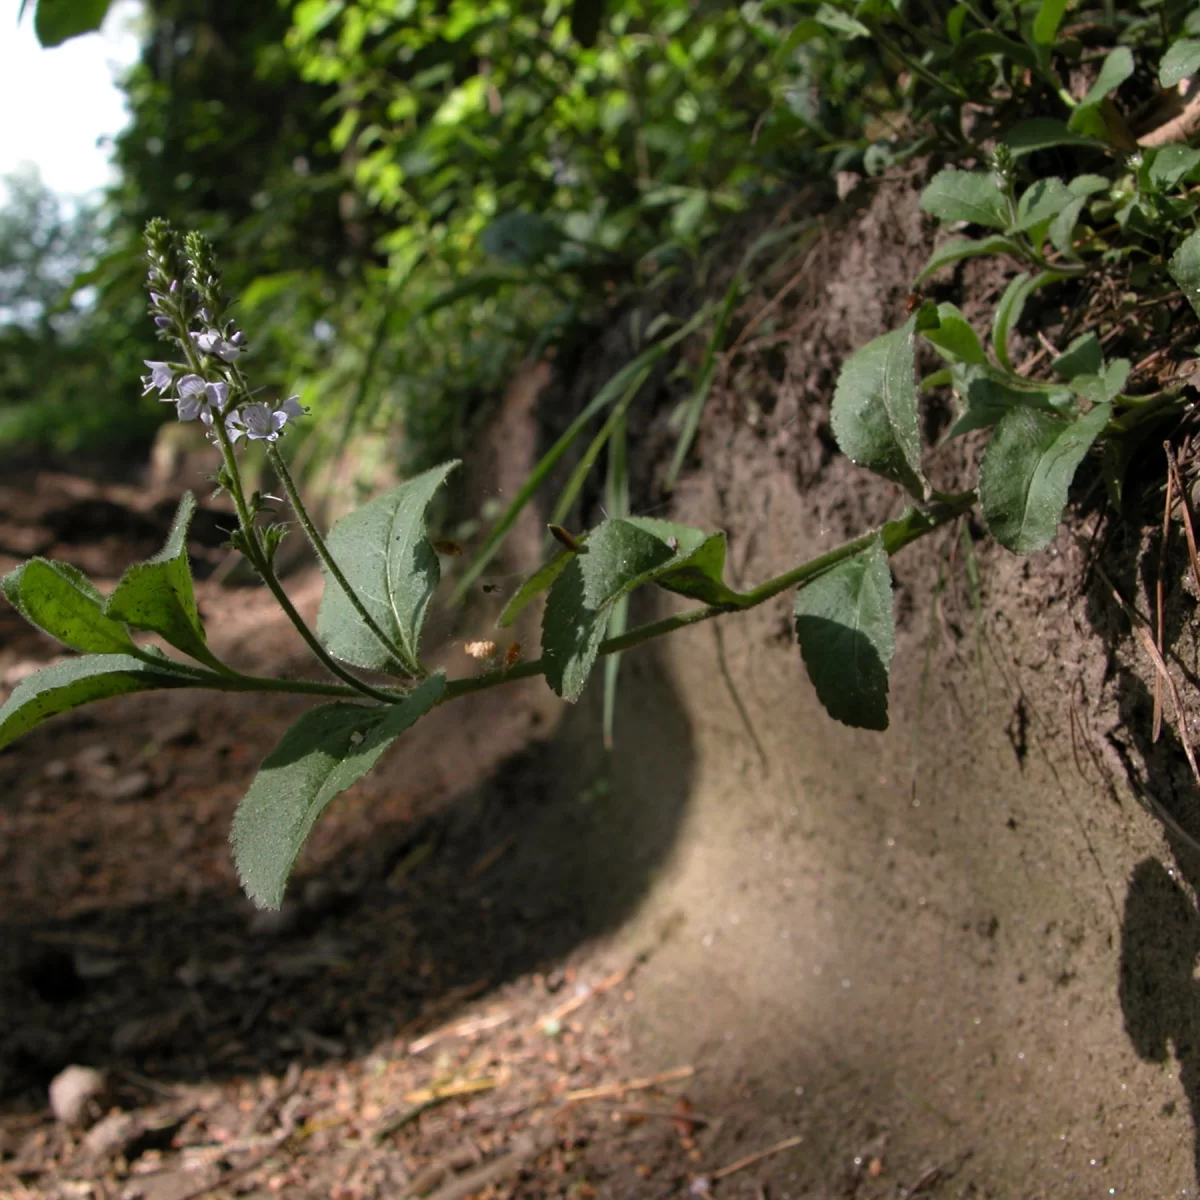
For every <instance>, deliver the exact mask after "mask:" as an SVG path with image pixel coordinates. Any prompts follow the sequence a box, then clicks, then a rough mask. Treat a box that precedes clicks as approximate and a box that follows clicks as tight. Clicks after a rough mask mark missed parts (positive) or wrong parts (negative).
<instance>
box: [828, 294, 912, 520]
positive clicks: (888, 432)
mask: <svg viewBox="0 0 1200 1200" xmlns="http://www.w3.org/2000/svg"><path fill="white" fill-rule="evenodd" d="M918 316H919V314H918V313H914V314H913V315H912V316H911V317H909V319H908V320H907V321H906V322H905V323H904V324H903V325H902V326H901V327H900V328H899V329H894V330H892V332H891V333H885V334H883V336H882V337H877V338H875V339H874V340H873V341H870V342H868V343H867V344H866V345H865V346H863V347H862V349H861V350H858V351H857V352H855V353H854V354H853V355H852V356H851V357H850V358H848V359H847V360H846V362H845V363H844V364H843V365H842V370H841V373H840V374H839V376H838V382H837V388H836V389H835V391H834V396H833V409H832V414H831V423H832V426H833V435H834V437H835V438H836V439H837V443H838V445H839V446H840V447H841V450H842V453H843V454H845V455H846V456H847V458H849V459H850V460H851V461H852V462H856V463H858V464H859V465H860V466H864V467H867V468H868V469H869V470H872V471H875V472H876V473H877V474H880V475H883V476H885V477H886V478H888V479H892V480H895V482H897V483H900V484H903V485H904V487H906V488H908V490H909V491H910V492H912V493H913V494H914V495H916V496H920V497H924V495H925V494H926V491H927V489H928V484H927V483H926V481H925V476H924V474H923V473H922V471H921V434H920V426H919V423H918V414H917V388H916V383H915V381H914V379H913V374H914V371H915V366H916V362H915V354H914V344H913V343H914V339H915V334H916V328H917V320H918Z"/></svg>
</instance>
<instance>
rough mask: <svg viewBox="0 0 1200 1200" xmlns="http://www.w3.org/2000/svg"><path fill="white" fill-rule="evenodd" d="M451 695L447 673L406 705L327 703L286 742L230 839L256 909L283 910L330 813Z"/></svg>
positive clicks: (237, 817) (264, 769)
mask: <svg viewBox="0 0 1200 1200" xmlns="http://www.w3.org/2000/svg"><path fill="white" fill-rule="evenodd" d="M445 689H446V679H445V676H444V675H441V674H440V673H439V674H437V675H431V676H429V678H428V679H426V680H425V681H424V682H423V683H421V685H420V686H419V687H418V688H416V690H415V691H413V692H410V693H409V695H408V696H406V697H405V698H404V699H403V700H402V701H400V703H398V704H382V705H379V706H377V707H368V706H367V705H363V704H346V703H341V702H339V703H336V704H323V705H321V706H320V707H319V708H314V709H311V710H310V711H309V712H306V713H305V714H304V716H302V717H301V718H300V719H299V720H298V721H297V722H296V723H295V724H294V725H293V726H292V727H291V728H290V729H289V730H288V731H287V733H285V734H284V735H283V738H282V740H281V741H280V743H279V745H278V746H276V747H275V749H274V750H272V751H271V753H270V754H268V755H267V757H266V758H265V759H263V763H262V766H261V767H260V768H259V770H258V774H257V775H256V776H255V777H254V782H253V783H252V784H251V785H250V790H249V791H248V792H247V793H246V794H245V796H243V797H242V801H241V803H240V804H239V805H238V809H237V812H236V813H235V814H234V818H233V831H232V833H231V835H230V840H231V841H232V842H233V855H234V861H235V862H236V864H237V870H238V875H239V876H240V877H241V880H242V886H243V887H244V888H245V889H246V892H247V893H248V894H249V896H250V897H251V899H252V900H254V902H255V903H256V904H258V905H259V906H260V907H262V908H278V907H279V906H280V904H281V903H282V902H283V893H284V889H285V888H286V886H287V881H288V876H289V875H290V874H291V873H292V867H293V865H294V864H295V862H296V857H297V855H298V854H299V853H300V849H301V847H302V846H303V845H304V843H305V841H306V840H307V839H308V835H309V834H310V833H311V832H312V828H313V826H314V825H315V824H316V822H317V818H318V817H319V816H320V815H321V813H322V812H323V811H324V810H325V806H326V805H327V804H328V803H329V802H330V801H331V800H332V799H333V798H334V797H335V796H337V795H339V794H340V793H341V792H344V791H345V790H346V789H347V788H348V787H350V785H351V784H354V783H357V782H358V781H359V780H360V779H361V778H362V777H363V776H364V775H365V774H366V773H367V772H368V771H370V770H371V768H372V767H373V766H374V765H375V764H376V763H377V762H378V761H379V758H380V756H381V755H382V754H383V752H384V751H385V750H386V749H387V748H388V747H389V746H390V745H391V744H392V743H393V742H394V741H395V740H396V739H397V738H398V737H399V736H400V735H401V734H402V733H403V732H404V731H405V730H406V729H408V728H409V727H410V726H412V725H415V724H416V722H417V721H418V720H419V719H420V718H421V717H423V716H424V715H425V714H426V713H427V712H429V710H430V709H431V708H433V707H434V705H435V704H437V702H438V701H439V700H440V699H441V697H442V693H443V692H444V691H445Z"/></svg>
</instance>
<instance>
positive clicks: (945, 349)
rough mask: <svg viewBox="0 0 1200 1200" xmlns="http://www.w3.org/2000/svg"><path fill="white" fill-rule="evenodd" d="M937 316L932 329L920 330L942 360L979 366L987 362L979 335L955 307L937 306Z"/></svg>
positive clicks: (948, 305)
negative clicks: (936, 321) (935, 323)
mask: <svg viewBox="0 0 1200 1200" xmlns="http://www.w3.org/2000/svg"><path fill="white" fill-rule="evenodd" d="M937 315H938V324H937V325H936V326H934V327H933V328H932V329H925V330H922V334H923V336H924V338H925V340H926V341H927V342H930V343H931V344H932V345H933V346H935V347H936V348H937V350H938V351H939V352H940V353H941V355H942V357H943V358H945V359H947V360H948V361H949V362H966V363H976V364H978V365H980V366H982V365H983V364H984V363H986V362H987V355H986V354H984V352H983V345H982V344H981V343H980V341H979V335H978V334H977V333H976V332H975V330H974V329H973V328H972V327H971V323H970V321H968V320H967V318H966V317H964V316H963V315H962V313H961V312H960V311H959V309H958V307H957V306H956V305H953V304H950V303H948V302H947V303H942V304H939V305H938V307H937Z"/></svg>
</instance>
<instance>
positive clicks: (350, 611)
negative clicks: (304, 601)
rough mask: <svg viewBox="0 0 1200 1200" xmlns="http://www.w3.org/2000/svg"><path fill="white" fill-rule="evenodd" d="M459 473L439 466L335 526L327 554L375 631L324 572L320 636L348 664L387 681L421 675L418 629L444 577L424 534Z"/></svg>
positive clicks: (450, 466)
mask: <svg viewBox="0 0 1200 1200" xmlns="http://www.w3.org/2000/svg"><path fill="white" fill-rule="evenodd" d="M457 466H458V463H457V462H449V463H443V464H442V466H440V467H434V468H433V469H432V470H429V471H426V472H425V473H424V474H422V475H418V476H417V477H416V478H415V479H410V480H409V481H408V482H407V483H402V484H400V485H399V487H395V488H392V490H391V491H389V492H384V493H383V495H381V496H377V497H376V498H375V499H374V500H372V501H370V503H368V504H364V505H363V506H362V508H360V509H358V510H356V511H355V512H352V513H350V514H349V516H345V517H343V518H342V519H341V520H340V521H339V522H338V523H337V524H336V525H335V526H334V527H333V530H332V531H331V533H330V535H329V543H328V544H329V552H330V554H331V555H332V556H333V558H334V560H335V561H336V562H337V563H338V565H339V566H340V567H341V570H342V572H343V574H344V575H345V578H346V580H347V581H348V582H349V584H350V587H351V588H352V589H353V590H354V591H355V592H357V593H358V594H359V595H361V597H362V599H363V603H364V604H365V605H366V608H367V611H368V613H369V615H370V617H371V618H372V620H373V622H374V625H375V628H374V629H372V628H370V627H369V626H368V625H367V624H366V623H365V622H364V621H363V619H362V617H361V615H360V613H359V611H358V610H357V609H356V607H355V605H354V604H353V603H352V602H351V600H350V599H349V597H348V595H347V593H346V591H345V590H343V588H341V587H340V586H339V585H338V583H337V582H336V581H335V580H334V579H333V578H331V576H330V574H329V572H328V570H327V571H326V577H325V593H324V595H323V596H322V598H321V609H320V612H319V613H318V616H317V632H318V634H319V635H320V637H321V640H322V641H323V642H324V643H325V645H326V647H327V648H328V649H329V651H330V653H331V654H333V655H334V656H335V657H337V658H340V659H341V660H342V661H343V662H347V663H350V664H352V665H353V666H357V667H363V668H365V669H367V670H372V671H384V672H386V673H389V674H398V675H420V674H422V673H423V672H422V668H421V657H420V642H421V627H422V625H424V623H425V613H426V611H427V610H428V608H429V601H430V599H431V598H432V596H433V593H434V590H435V589H436V588H437V585H438V580H439V579H440V578H441V569H440V567H439V564H438V556H437V552H436V551H435V550H434V548H433V546H432V544H431V543H430V541H429V539H428V537H427V536H426V533H425V510H426V509H427V508H428V507H429V502H430V500H432V499H433V495H434V493H435V492H436V491H437V490H438V488H440V487H441V486H442V484H443V483H444V482H445V480H446V476H447V475H449V474H450V472H451V471H453V470H454V468H455V467H457ZM381 634H382V636H380V635H381Z"/></svg>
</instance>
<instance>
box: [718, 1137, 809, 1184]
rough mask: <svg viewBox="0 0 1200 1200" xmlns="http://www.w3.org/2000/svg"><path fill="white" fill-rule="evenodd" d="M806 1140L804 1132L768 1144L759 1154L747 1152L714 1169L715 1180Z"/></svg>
mask: <svg viewBox="0 0 1200 1200" xmlns="http://www.w3.org/2000/svg"><path fill="white" fill-rule="evenodd" d="M802 1141H804V1135H803V1134H799V1133H798V1134H796V1135H795V1136H793V1137H790V1138H784V1139H783V1141H782V1142H777V1143H776V1144H775V1145H774V1146H768V1147H767V1148H766V1149H765V1150H760V1151H758V1153H757V1154H747V1155H746V1157H745V1158H739V1159H738V1160H737V1162H733V1163H730V1164H729V1166H727V1167H722V1168H721V1169H720V1170H719V1171H714V1172H713V1174H712V1177H713V1179H714V1180H717V1179H724V1178H725V1176H726V1175H732V1174H733V1173H734V1172H735V1171H742V1170H744V1169H745V1168H746V1167H752V1166H753V1165H754V1164H755V1163H756V1162H761V1161H762V1160H763V1159H764V1158H770V1157H771V1155H773V1154H779V1153H781V1152H782V1151H784V1150H790V1149H791V1148H792V1147H793V1146H799V1145H800V1143H801V1142H802Z"/></svg>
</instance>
